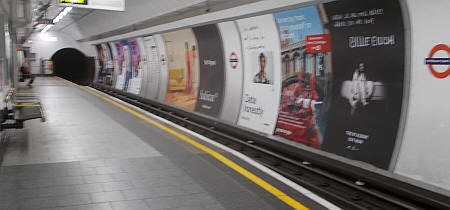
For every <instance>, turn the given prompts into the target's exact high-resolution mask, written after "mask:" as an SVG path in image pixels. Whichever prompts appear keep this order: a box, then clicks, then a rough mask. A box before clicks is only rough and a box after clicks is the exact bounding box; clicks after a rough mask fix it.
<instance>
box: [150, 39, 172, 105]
mask: <svg viewBox="0 0 450 210" xmlns="http://www.w3.org/2000/svg"><path fill="white" fill-rule="evenodd" d="M153 38H154V40H155V43H156V49H157V50H158V58H159V66H160V71H159V79H158V80H159V81H158V82H159V87H158V89H159V91H158V95H157V98H156V99H157V100H158V101H160V102H164V100H165V98H166V93H167V85H168V81H169V79H168V78H169V64H168V61H167V50H166V45H165V44H164V40H163V38H162V36H161V35H159V34H155V35H153Z"/></svg>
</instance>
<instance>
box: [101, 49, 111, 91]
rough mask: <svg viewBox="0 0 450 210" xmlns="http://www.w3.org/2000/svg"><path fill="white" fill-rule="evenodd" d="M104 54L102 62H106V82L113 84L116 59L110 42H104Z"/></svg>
mask: <svg viewBox="0 0 450 210" xmlns="http://www.w3.org/2000/svg"><path fill="white" fill-rule="evenodd" d="M102 49H103V54H102V58H101V60H102V63H103V64H104V69H103V70H104V73H105V81H104V84H105V85H108V86H111V85H112V80H113V75H114V61H113V57H112V52H111V48H110V47H109V45H108V44H102Z"/></svg>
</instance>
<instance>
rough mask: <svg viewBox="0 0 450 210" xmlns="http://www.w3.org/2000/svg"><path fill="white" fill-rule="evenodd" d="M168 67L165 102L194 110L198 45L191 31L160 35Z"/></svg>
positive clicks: (185, 30)
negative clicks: (163, 43) (164, 47)
mask: <svg viewBox="0 0 450 210" xmlns="http://www.w3.org/2000/svg"><path fill="white" fill-rule="evenodd" d="M162 38H163V39H164V42H165V46H166V49H167V58H168V65H169V74H168V85H167V94H166V99H165V102H166V103H168V104H172V105H175V106H178V107H181V108H184V109H187V110H192V111H193V110H194V109H195V104H196V103H197V93H198V87H199V69H200V68H199V58H198V44H197V40H196V38H195V35H194V33H193V31H192V29H183V30H179V31H173V32H168V33H164V34H162Z"/></svg>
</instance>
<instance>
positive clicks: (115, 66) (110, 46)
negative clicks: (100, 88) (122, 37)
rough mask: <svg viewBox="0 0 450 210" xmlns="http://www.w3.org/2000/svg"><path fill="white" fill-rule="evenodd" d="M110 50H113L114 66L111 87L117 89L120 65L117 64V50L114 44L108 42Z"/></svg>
mask: <svg viewBox="0 0 450 210" xmlns="http://www.w3.org/2000/svg"><path fill="white" fill-rule="evenodd" d="M107 44H108V45H109V49H111V59H112V65H113V74H112V84H111V87H116V81H117V74H118V72H119V65H118V62H117V48H116V45H115V44H114V42H108V43H107Z"/></svg>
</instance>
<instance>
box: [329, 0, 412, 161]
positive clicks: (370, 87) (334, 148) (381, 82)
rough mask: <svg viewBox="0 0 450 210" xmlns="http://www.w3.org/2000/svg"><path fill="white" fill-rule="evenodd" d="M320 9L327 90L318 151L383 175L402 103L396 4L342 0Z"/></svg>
mask: <svg viewBox="0 0 450 210" xmlns="http://www.w3.org/2000/svg"><path fill="white" fill-rule="evenodd" d="M323 6H324V9H325V14H326V16H327V17H328V19H329V20H330V23H329V24H328V28H329V30H330V34H331V42H332V51H333V55H332V60H333V62H332V66H333V87H332V99H331V100H332V101H331V107H330V111H329V115H328V122H327V129H326V133H325V140H324V143H323V146H322V149H323V150H325V151H328V152H332V153H336V154H338V155H341V156H344V157H348V158H351V159H355V160H360V161H364V162H367V163H370V164H372V165H375V166H377V167H380V168H384V169H386V168H387V167H388V166H389V163H390V160H391V156H392V152H393V148H394V145H395V140H396V137H397V129H398V126H399V120H400V114H401V106H402V98H403V79H404V68H405V66H404V62H405V44H404V42H405V41H404V27H403V17H402V11H401V8H400V4H399V2H398V1H397V0H370V1H358V0H347V1H335V2H330V3H326V4H324V5H323Z"/></svg>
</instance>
